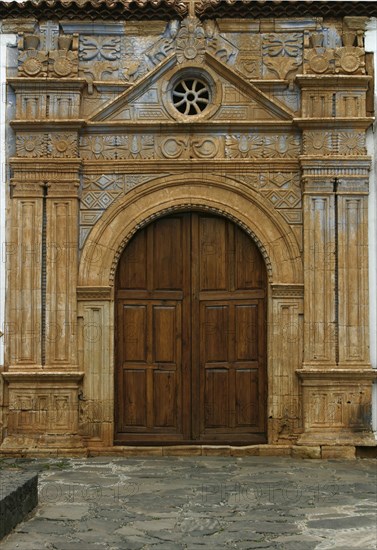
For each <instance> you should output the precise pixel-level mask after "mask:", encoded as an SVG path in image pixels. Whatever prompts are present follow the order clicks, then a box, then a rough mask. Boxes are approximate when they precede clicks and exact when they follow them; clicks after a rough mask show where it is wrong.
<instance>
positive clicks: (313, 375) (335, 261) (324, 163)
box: [297, 48, 375, 445]
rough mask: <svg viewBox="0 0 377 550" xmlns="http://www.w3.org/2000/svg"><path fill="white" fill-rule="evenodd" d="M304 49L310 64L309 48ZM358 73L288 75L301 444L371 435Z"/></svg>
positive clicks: (363, 87) (362, 85)
mask: <svg viewBox="0 0 377 550" xmlns="http://www.w3.org/2000/svg"><path fill="white" fill-rule="evenodd" d="M351 50H352V48H351ZM354 50H355V52H353V51H351V53H352V55H353V54H354V55H355V64H354V66H355V71H359V72H360V73H362V72H363V71H364V69H363V61H362V56H363V50H362V49H361V48H354ZM356 50H357V51H356ZM343 53H344V52H343V50H342V49H341V48H340V49H339V50H335V53H334V52H327V54H326V55H328V56H330V57H331V55H334V56H335V60H336V59H340V61H339V63H340V64H339V65H338V64H336V63H335V65H334V67H338V68H337V69H336V71H337V72H339V71H340V72H341V71H342V70H343V71H344V72H347V70H346V69H347V66H346V65H345V66H344V67H343V65H342V62H343V61H344V59H343V57H341V56H342V55H343ZM321 55H322V54H321ZM323 55H325V54H323ZM330 57H329V59H330ZM308 59H311V58H310V56H309V57H308ZM312 59H313V60H315V63H314V61H313V63H312V64H311V65H310V67H311V68H310V70H311V71H313V72H315V71H316V70H317V66H316V63H317V61H318V58H314V57H313V58H312ZM347 59H348V58H347ZM342 60H343V61H342ZM356 60H357V63H356ZM359 60H360V63H359ZM358 63H359V64H358ZM329 67H330V65H329ZM358 67H359V69H358ZM328 70H329V71H330V68H329V69H328ZM368 79H369V77H368V76H364V75H362V74H356V75H353V74H352V75H349V74H348V75H343V74H342V75H339V76H331V75H327V74H326V75H322V76H318V75H317V76H316V77H315V78H314V77H313V76H311V75H307V76H300V77H299V78H298V80H299V82H300V84H301V87H302V92H303V106H302V114H303V117H302V118H301V119H297V123H298V124H299V125H300V126H301V127H302V128H303V139H304V151H303V152H304V155H303V156H302V157H301V167H302V182H303V188H304V227H305V231H304V264H305V352H304V363H303V368H302V369H299V370H298V371H297V372H298V374H299V376H300V378H301V381H302V396H303V415H304V432H303V434H302V435H301V437H300V439H299V443H301V444H318V443H319V444H324V445H332V444H341V445H368V444H371V445H372V444H375V440H374V438H373V436H372V433H371V382H372V379H373V377H374V376H375V373H374V372H373V371H372V369H371V368H370V363H369V349H368V311H367V302H368V288H367V287H368V283H367V247H368V242H367V228H366V224H367V202H366V201H367V199H366V197H367V194H368V172H369V165H370V159H369V158H368V157H367V156H366V149H365V129H366V128H367V127H368V125H369V124H370V123H371V119H369V118H367V117H366V116H365V114H366V112H365V105H366V103H365V94H366V91H367V87H368Z"/></svg>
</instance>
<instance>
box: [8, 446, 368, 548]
mask: <svg viewBox="0 0 377 550" xmlns="http://www.w3.org/2000/svg"><path fill="white" fill-rule="evenodd" d="M1 463H2V464H3V466H4V465H7V466H8V467H9V466H10V465H11V464H12V465H14V467H18V468H23V469H33V470H38V471H39V486H40V487H39V505H38V507H37V508H36V509H35V510H34V512H32V514H31V515H30V516H29V518H28V520H27V521H25V522H23V523H21V524H19V525H18V526H17V528H16V530H15V531H13V532H12V533H11V534H10V535H9V536H8V537H7V538H5V539H3V541H2V542H1V543H0V548H1V550H17V549H18V550H42V549H51V550H52V549H59V550H74V549H78V550H86V549H93V550H95V549H99V550H100V549H108V550H110V549H113V550H115V549H125V550H138V549H148V548H153V550H178V549H190V550H196V549H198V550H199V549H200V550H204V549H215V548H216V549H219V548H240V549H248V548H250V549H251V548H278V549H288V550H296V549H297V550H309V549H318V550H326V549H333V548H338V549H342V550H348V549H351V548H361V549H363V550H368V549H376V548H377V515H376V508H377V461H376V460H375V459H363V460H355V461H338V460H293V459H290V458H275V457H274V458H273V457H245V458H220V457H195V458H192V457H191V458H177V457H171V458H170V457H169V458H146V459H143V458H111V457H100V458H90V459H60V460H58V459H38V460H33V459H21V460H20V459H19V460H11V459H3V460H2V461H1ZM0 466H1V464H0ZM3 472H4V470H3ZM0 475H1V470H0ZM4 477H5V476H3V481H2V483H5V482H6V480H4Z"/></svg>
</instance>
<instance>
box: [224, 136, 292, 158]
mask: <svg viewBox="0 0 377 550" xmlns="http://www.w3.org/2000/svg"><path fill="white" fill-rule="evenodd" d="M299 153H300V139H299V137H298V136H292V135H287V134H278V135H269V134H265V135H263V134H257V135H254V134H233V135H230V136H227V137H226V139H225V156H226V157H227V158H279V157H288V158H295V157H297V155H299Z"/></svg>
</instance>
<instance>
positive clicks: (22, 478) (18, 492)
mask: <svg viewBox="0 0 377 550" xmlns="http://www.w3.org/2000/svg"><path fill="white" fill-rule="evenodd" d="M37 504H38V475H37V474H35V473H31V472H19V471H16V472H15V471H14V470H8V469H0V540H1V539H2V538H3V537H5V535H7V534H8V533H10V531H12V529H14V527H15V526H16V525H17V524H18V523H19V522H20V521H22V520H23V519H24V518H25V516H26V515H27V514H29V512H31V511H32V510H33V508H35V506H37Z"/></svg>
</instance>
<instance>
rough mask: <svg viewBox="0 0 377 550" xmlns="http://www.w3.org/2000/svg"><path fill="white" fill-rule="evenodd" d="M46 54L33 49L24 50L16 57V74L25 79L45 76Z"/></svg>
mask: <svg viewBox="0 0 377 550" xmlns="http://www.w3.org/2000/svg"><path fill="white" fill-rule="evenodd" d="M47 63H48V56H47V52H41V51H38V50H35V49H31V50H26V51H23V52H21V53H20V55H19V57H18V74H19V76H27V77H44V76H47Z"/></svg>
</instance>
